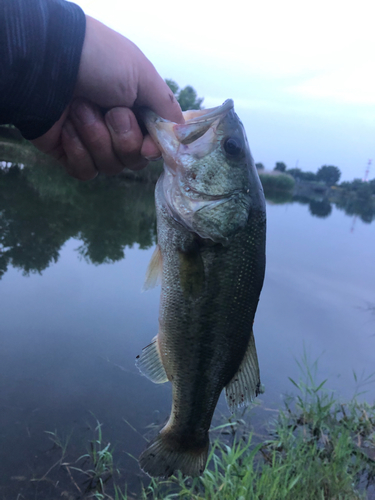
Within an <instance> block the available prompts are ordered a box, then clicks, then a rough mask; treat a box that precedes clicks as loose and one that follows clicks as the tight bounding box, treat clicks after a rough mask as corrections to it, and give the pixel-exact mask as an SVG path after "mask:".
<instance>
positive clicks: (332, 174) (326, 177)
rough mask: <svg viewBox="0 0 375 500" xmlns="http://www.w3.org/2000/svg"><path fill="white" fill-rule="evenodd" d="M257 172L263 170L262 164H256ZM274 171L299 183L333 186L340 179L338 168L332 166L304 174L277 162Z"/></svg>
mask: <svg viewBox="0 0 375 500" xmlns="http://www.w3.org/2000/svg"><path fill="white" fill-rule="evenodd" d="M256 167H257V169H258V170H262V169H264V165H263V163H256ZM274 170H275V171H276V172H282V173H285V174H289V175H291V176H292V177H294V179H296V180H301V181H316V182H319V181H321V182H324V183H325V184H327V185H328V186H333V185H335V184H337V183H338V181H339V180H340V177H341V171H340V169H339V168H338V167H335V166H334V165H323V166H322V167H320V168H319V169H318V170H317V172H316V173H314V172H304V171H303V170H301V169H300V168H289V169H288V168H287V166H286V165H285V163H284V162H282V161H278V162H276V164H275V168H274Z"/></svg>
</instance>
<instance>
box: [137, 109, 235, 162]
mask: <svg viewBox="0 0 375 500" xmlns="http://www.w3.org/2000/svg"><path fill="white" fill-rule="evenodd" d="M233 108H234V103H233V100H232V99H227V100H226V101H225V102H224V103H223V104H221V105H220V106H216V107H215V108H209V109H198V110H188V111H184V112H183V116H184V118H185V123H181V124H178V123H175V122H171V121H169V120H166V119H164V118H161V117H160V116H158V115H157V114H155V113H154V112H153V111H151V110H150V109H147V108H141V109H140V110H139V116H140V117H141V119H142V120H143V122H144V124H145V125H146V128H147V130H148V132H149V133H150V135H151V137H152V138H153V139H154V141H155V142H156V144H157V145H158V146H159V149H160V150H161V152H162V156H163V158H164V160H165V162H166V163H167V164H169V166H171V167H172V169H173V167H175V166H176V162H175V158H176V156H177V154H178V151H179V148H180V146H182V147H183V146H188V145H191V144H192V143H194V142H195V141H196V140H197V139H199V138H200V137H202V136H203V135H204V134H205V133H206V132H207V131H208V130H209V129H212V130H211V132H212V133H214V130H215V129H216V126H217V125H218V124H219V123H220V121H221V120H222V119H223V118H224V117H225V116H226V115H227V114H228V113H229V112H231V111H232V110H233ZM211 139H212V137H211ZM208 142H210V141H209V140H208ZM207 147H208V149H210V147H209V145H208V146H207ZM212 147H214V146H212Z"/></svg>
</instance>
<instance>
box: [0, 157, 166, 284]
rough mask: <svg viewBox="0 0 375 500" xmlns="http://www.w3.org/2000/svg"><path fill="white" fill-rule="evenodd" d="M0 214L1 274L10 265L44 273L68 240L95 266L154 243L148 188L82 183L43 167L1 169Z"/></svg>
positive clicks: (104, 181)
mask: <svg viewBox="0 0 375 500" xmlns="http://www.w3.org/2000/svg"><path fill="white" fill-rule="evenodd" d="M0 214H1V218H0V252H1V253H0V276H1V275H3V274H4V273H5V272H6V270H7V268H8V266H9V265H10V264H11V265H12V266H13V267H16V268H19V269H22V270H23V272H24V273H25V274H29V273H30V272H39V273H40V272H42V271H43V270H44V269H46V268H47V267H48V266H49V265H50V264H51V263H52V262H56V261H57V259H58V258H59V251H60V249H61V247H62V246H63V244H64V243H65V242H66V241H67V240H68V239H70V238H72V237H74V238H77V239H79V240H81V241H82V245H81V246H80V247H79V250H78V251H79V254H80V255H81V256H82V257H84V258H85V259H86V260H87V261H88V262H91V263H93V264H102V263H108V262H115V261H118V260H121V259H123V258H124V249H125V247H131V246H132V245H133V244H134V243H138V244H139V245H140V247H141V248H148V247H150V246H151V245H152V244H153V243H154V241H155V234H156V229H155V207H154V198H153V186H152V185H149V184H142V185H141V184H138V183H131V184H129V183H127V182H125V181H121V180H111V179H106V178H99V179H97V180H96V181H94V182H91V183H82V182H79V181H76V180H74V179H72V178H69V177H68V176H67V175H66V174H65V173H64V172H63V171H61V170H59V169H51V167H49V166H47V165H39V166H36V167H32V168H31V167H24V168H20V167H18V166H17V165H13V166H11V167H10V168H6V169H2V170H1V169H0Z"/></svg>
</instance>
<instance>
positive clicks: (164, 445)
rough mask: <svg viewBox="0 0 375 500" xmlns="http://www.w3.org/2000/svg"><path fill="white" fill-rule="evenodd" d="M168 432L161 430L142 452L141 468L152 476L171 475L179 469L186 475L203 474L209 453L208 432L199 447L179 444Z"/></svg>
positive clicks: (140, 458)
mask: <svg viewBox="0 0 375 500" xmlns="http://www.w3.org/2000/svg"><path fill="white" fill-rule="evenodd" d="M168 434H169V433H168V431H164V432H163V431H161V432H160V434H159V435H158V436H157V437H156V438H155V439H154V440H153V441H152V442H151V443H150V444H149V445H148V447H147V448H146V449H145V451H144V452H143V453H142V454H141V456H140V457H139V465H140V467H141V469H142V470H143V471H144V472H146V473H147V474H148V475H149V476H151V477H162V478H167V477H169V476H171V475H172V474H173V473H174V471H177V470H179V471H181V472H182V473H183V474H184V475H186V476H193V477H194V476H200V475H201V474H203V471H204V468H205V466H206V462H207V455H208V447H209V439H208V434H207V436H206V439H205V442H204V445H203V446H200V447H199V448H197V447H194V448H192V447H190V446H189V447H187V446H182V445H179V444H178V443H177V441H176V442H174V441H173V439H172V438H170V437H169V436H168Z"/></svg>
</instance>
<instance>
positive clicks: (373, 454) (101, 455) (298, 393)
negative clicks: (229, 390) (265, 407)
mask: <svg viewBox="0 0 375 500" xmlns="http://www.w3.org/2000/svg"><path fill="white" fill-rule="evenodd" d="M305 361H306V360H304V361H303V363H302V364H301V369H302V372H301V373H302V375H301V378H300V380H299V381H295V380H292V379H290V381H291V387H292V388H293V393H294V395H293V396H289V397H286V398H285V400H284V403H283V405H282V408H280V409H279V410H275V413H274V414H275V415H276V416H275V418H274V419H273V420H272V421H271V422H268V423H267V428H266V430H263V431H262V429H260V430H259V429H257V432H254V431H253V430H252V429H251V428H250V426H249V424H248V423H246V421H245V420H243V419H242V418H235V417H232V418H230V419H228V420H227V421H226V422H224V423H222V424H221V425H219V426H217V427H216V428H213V429H211V442H212V446H211V451H210V455H209V460H208V465H207V468H206V470H205V472H204V474H203V475H202V477H199V478H195V479H191V478H185V477H183V476H182V475H181V474H177V475H176V476H172V477H171V478H169V479H168V480H151V481H148V480H147V478H146V477H145V476H144V475H143V476H141V477H140V480H141V481H142V482H143V486H141V487H140V488H139V489H138V490H137V491H130V488H128V487H127V485H126V477H127V471H124V470H123V471H122V470H120V469H119V468H118V467H117V466H116V463H115V460H114V457H113V455H112V453H113V452H114V449H115V447H116V446H111V445H110V444H109V443H107V442H106V441H105V440H104V439H103V434H102V428H101V424H100V423H99V422H97V421H95V424H94V426H93V439H92V440H91V441H90V443H89V446H88V448H87V452H86V453H83V454H82V456H80V457H79V458H78V459H77V458H76V459H74V460H71V459H69V449H68V448H69V444H68V441H67V439H65V440H64V439H61V438H59V437H58V434H57V433H56V432H50V433H48V434H49V435H50V438H51V440H52V441H53V443H54V445H55V447H56V448H57V449H59V450H60V453H61V458H60V460H58V461H57V462H56V463H55V464H54V465H53V466H52V467H51V468H50V470H48V471H47V472H46V474H44V476H43V477H42V478H41V479H36V478H34V479H33V481H47V480H48V479H49V481H50V483H52V482H53V483H54V484H55V485H56V486H55V493H56V495H55V496H56V497H57V496H58V495H59V494H63V493H64V494H65V496H66V497H68V498H71V499H73V498H74V499H77V498H79V499H86V498H95V499H97V500H104V499H108V500H128V499H135V498H137V499H143V500H146V499H154V500H157V499H165V500H172V499H175V498H180V499H186V500H203V499H205V500H212V499H218V500H219V499H220V500H234V499H235V500H239V499H241V500H258V499H262V500H296V499H298V500H328V499H329V500H354V499H373V498H375V404H368V403H365V402H360V401H359V400H358V394H357V395H356V396H354V397H353V398H352V400H350V401H347V402H342V401H340V400H339V399H338V398H337V397H335V395H334V394H333V393H332V392H331V391H329V390H327V389H326V381H325V380H323V381H319V382H317V381H316V369H317V366H316V363H315V364H313V365H312V367H311V368H309V367H308V365H307V363H306V362H305ZM371 379H372V377H368V378H367V379H366V381H365V382H369V381H371ZM244 418H245V417H244ZM94 420H95V419H94ZM136 432H137V431H136ZM52 477H53V481H52ZM58 478H59V480H58ZM69 483H70V484H69ZM60 490H62V491H60ZM68 492H69V493H68ZM22 493H23V495H25V493H26V492H25V491H23V492H22ZM78 493H79V494H78ZM77 494H78V496H77ZM20 498H28V497H27V496H26V497H22V496H21V497H20ZM35 498H36V499H38V498H44V497H43V496H41V497H39V496H38V495H37V496H35Z"/></svg>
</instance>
